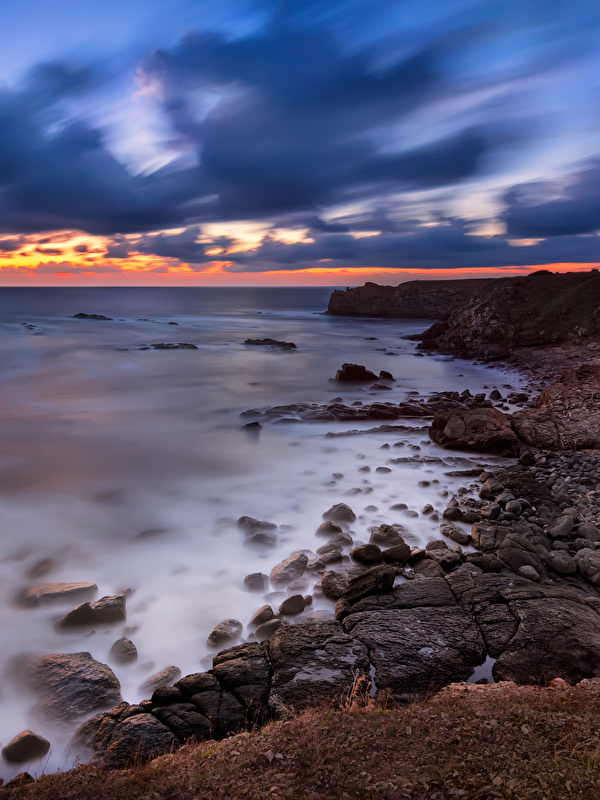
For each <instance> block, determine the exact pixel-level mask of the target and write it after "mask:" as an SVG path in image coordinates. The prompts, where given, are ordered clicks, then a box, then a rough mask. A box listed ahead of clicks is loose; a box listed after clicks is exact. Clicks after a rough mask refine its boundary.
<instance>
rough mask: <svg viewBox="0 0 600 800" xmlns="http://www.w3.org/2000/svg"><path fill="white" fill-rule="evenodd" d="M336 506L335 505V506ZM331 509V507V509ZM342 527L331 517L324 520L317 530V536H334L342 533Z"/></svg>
mask: <svg viewBox="0 0 600 800" xmlns="http://www.w3.org/2000/svg"><path fill="white" fill-rule="evenodd" d="M334 508H335V506H334ZM330 510H331V509H330ZM326 513H327V512H326ZM342 532H343V531H342V527H341V526H340V525H338V524H337V522H334V521H333V520H331V519H328V520H326V521H325V522H322V523H321V524H320V525H319V527H318V528H317V530H316V531H315V535H316V536H333V535H335V534H338V533H342Z"/></svg>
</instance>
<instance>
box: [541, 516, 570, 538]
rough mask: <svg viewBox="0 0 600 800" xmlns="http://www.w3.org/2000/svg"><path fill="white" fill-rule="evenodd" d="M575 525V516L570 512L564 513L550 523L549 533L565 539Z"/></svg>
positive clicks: (553, 536)
mask: <svg viewBox="0 0 600 800" xmlns="http://www.w3.org/2000/svg"><path fill="white" fill-rule="evenodd" d="M574 527H575V525H574V522H573V518H572V517H571V516H570V515H569V514H562V515H561V516H560V517H558V519H555V520H554V522H552V523H551V524H550V525H548V530H547V533H548V536H551V537H552V538H553V539H563V538H564V537H565V536H568V535H569V534H570V533H571V531H572V530H573V528H574Z"/></svg>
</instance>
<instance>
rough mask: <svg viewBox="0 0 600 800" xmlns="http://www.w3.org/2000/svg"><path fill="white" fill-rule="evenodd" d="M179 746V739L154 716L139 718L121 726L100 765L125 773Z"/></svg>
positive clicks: (123, 722) (100, 760)
mask: <svg viewBox="0 0 600 800" xmlns="http://www.w3.org/2000/svg"><path fill="white" fill-rule="evenodd" d="M180 746H181V741H180V740H179V738H178V737H177V736H176V735H175V734H174V733H173V731H171V730H170V729H169V728H168V727H167V726H166V725H165V724H164V723H163V722H161V721H160V720H159V719H157V718H156V717H155V716H154V715H153V714H136V715H135V716H132V717H127V718H126V719H124V720H123V721H122V722H119V724H118V725H117V726H116V727H115V729H114V730H113V732H112V736H111V737H110V741H109V743H108V745H107V747H106V748H105V750H104V752H103V755H102V757H101V758H100V759H97V761H99V762H100V763H101V765H102V766H103V767H105V768H106V769H122V768H123V767H127V766H129V765H133V764H134V763H139V762H143V761H149V760H150V759H152V758H156V756H159V755H162V754H163V753H169V752H171V751H172V750H176V749H177V748H179V747H180Z"/></svg>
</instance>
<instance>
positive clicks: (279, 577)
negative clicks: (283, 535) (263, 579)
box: [271, 552, 308, 586]
mask: <svg viewBox="0 0 600 800" xmlns="http://www.w3.org/2000/svg"><path fill="white" fill-rule="evenodd" d="M307 564H308V556H307V555H306V553H300V552H296V553H292V555H291V556H289V557H288V558H286V559H284V560H283V561H281V562H280V563H279V564H277V565H276V566H274V567H273V569H272V570H271V581H272V583H273V584H274V585H275V586H282V585H284V584H286V583H291V582H292V581H296V580H298V579H299V578H301V577H302V575H304V570H305V569H306V565H307Z"/></svg>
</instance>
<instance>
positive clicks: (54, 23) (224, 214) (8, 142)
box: [0, 0, 600, 286]
mask: <svg viewBox="0 0 600 800" xmlns="http://www.w3.org/2000/svg"><path fill="white" fill-rule="evenodd" d="M0 31H2V47H1V48H0V285H5V286H8V285H110V286H115V285H182V286H186V285H189V286H195V285H221V286H224V285H242V286H243V285H248V286H250V285H290V286H294V285H306V286H308V285H327V286H332V285H336V286H339V285H357V284H361V283H363V282H364V281H366V280H375V281H377V282H383V283H390V284H397V283H399V282H401V281H405V280H411V279H414V278H422V279H428V278H440V277H472V276H477V275H482V276H483V275H486V276H487V275H507V274H521V273H526V272H529V271H532V270H536V269H540V268H548V269H554V270H579V269H589V268H590V267H594V266H597V265H599V264H600V4H599V3H598V2H597V0H491V1H488V0H419V2H418V3H416V2H414V0H343V2H340V0H219V1H217V0H195V2H192V0H143V1H142V0H126V2H123V0H119V2H117V0H102V2H98V0H53V2H52V3H48V2H47V0H19V3H0Z"/></svg>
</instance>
